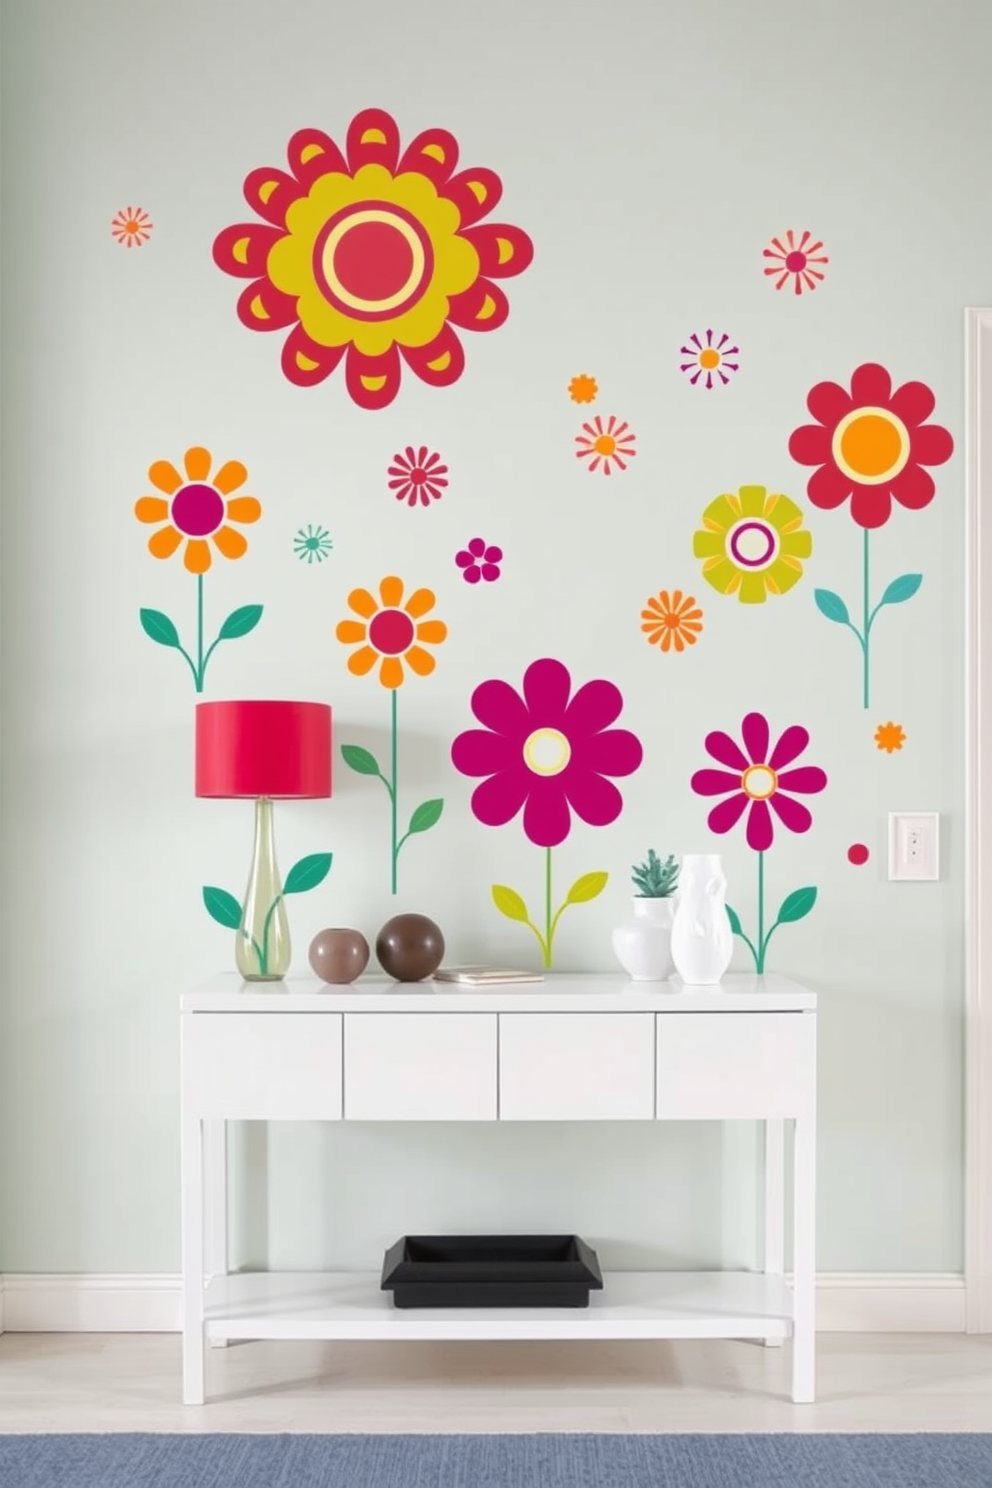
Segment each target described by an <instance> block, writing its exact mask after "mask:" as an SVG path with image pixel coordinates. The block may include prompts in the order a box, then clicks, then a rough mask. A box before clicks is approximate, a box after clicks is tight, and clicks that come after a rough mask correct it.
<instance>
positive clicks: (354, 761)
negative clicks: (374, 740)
mask: <svg viewBox="0 0 992 1488" xmlns="http://www.w3.org/2000/svg"><path fill="white" fill-rule="evenodd" d="M341 758H342V759H343V760H344V762H345V764H346V765H347V766H348V768H349V769H351V770H354V771H355V772H356V773H357V774H358V775H381V773H382V771H381V770H380V769H379V762H378V760H377V759H376V757H375V755H374V754H372V752H371V751H370V750H368V749H363V748H362V747H361V745H360V744H342V745H341Z"/></svg>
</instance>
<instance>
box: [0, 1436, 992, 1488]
mask: <svg viewBox="0 0 992 1488" xmlns="http://www.w3.org/2000/svg"><path fill="white" fill-rule="evenodd" d="M990 1485H992V1435H985V1434H977V1433H975V1434H954V1433H948V1434H946V1435H944V1434H930V1433H922V1432H921V1433H919V1434H907V1435H899V1436H884V1435H880V1434H871V1435H844V1436H841V1435H832V1434H831V1435H827V1434H823V1435H809V1436H799V1435H761V1434H757V1435H750V1436H731V1435H706V1436H697V1435H692V1436H689V1435H677V1436H636V1435H588V1436H586V1435H566V1434H564V1433H563V1434H560V1435H558V1434H552V1433H539V1434H535V1435H529V1436H523V1435H521V1436H390V1435H383V1436H361V1435H354V1436H351V1435H349V1436H313V1435H271V1436H268V1435H240V1434H239V1435H227V1434H224V1435H220V1434H216V1435H215V1434H206V1435H203V1436H179V1435H168V1434H151V1433H144V1432H140V1433H123V1432H122V1433H120V1434H115V1435H100V1436H97V1435H92V1436H91V1435H75V1434H66V1435H52V1436H0V1488H990Z"/></svg>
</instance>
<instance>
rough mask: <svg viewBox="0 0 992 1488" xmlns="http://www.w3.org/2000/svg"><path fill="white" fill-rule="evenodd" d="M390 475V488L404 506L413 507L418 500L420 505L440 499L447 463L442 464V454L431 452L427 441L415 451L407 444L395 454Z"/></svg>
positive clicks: (428, 504)
mask: <svg viewBox="0 0 992 1488" xmlns="http://www.w3.org/2000/svg"><path fill="white" fill-rule="evenodd" d="M389 474H390V476H391V477H392V479H391V480H390V482H389V489H390V490H391V491H392V493H393V495H394V496H395V497H396V500H397V501H405V502H406V504H407V506H416V505H417V502H418V501H419V502H420V504H421V506H430V504H431V502H432V501H440V499H441V497H442V496H443V495H444V488H445V486H447V484H448V467H447V465H442V464H441V456H440V455H438V454H432V453H431V452H430V451H429V450H428V448H427V446H426V444H422V445H421V446H420V448H419V449H418V450H415V449H414V447H413V445H412V444H408V445H407V447H406V450H405V452H404V453H403V454H401V455H394V456H393V463H392V465H390V467H389Z"/></svg>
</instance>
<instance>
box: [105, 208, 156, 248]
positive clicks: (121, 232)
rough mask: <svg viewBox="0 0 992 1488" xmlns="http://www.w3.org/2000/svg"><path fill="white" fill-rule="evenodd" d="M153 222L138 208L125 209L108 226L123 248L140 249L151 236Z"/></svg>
mask: <svg viewBox="0 0 992 1488" xmlns="http://www.w3.org/2000/svg"><path fill="white" fill-rule="evenodd" d="M154 226H155V224H154V222H150V221H149V218H148V213H147V212H143V211H142V209H141V208H140V207H125V208H124V209H123V211H120V212H118V213H117V216H116V217H115V218H114V220H113V221H112V222H111V224H110V231H111V233H112V234H113V236H114V237H115V238H116V239H117V241H118V243H120V244H121V246H122V247H123V248H140V247H142V245H143V244H145V243H147V242H148V239H149V238H150V237H151V235H152V228H153V227H154Z"/></svg>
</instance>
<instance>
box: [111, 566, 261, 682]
mask: <svg viewBox="0 0 992 1488" xmlns="http://www.w3.org/2000/svg"><path fill="white" fill-rule="evenodd" d="M261 618H262V606H261V605H259V604H251V605H241V606H240V608H239V609H236V610H232V611H231V613H230V614H229V615H228V617H227V619H226V620H225V621H224V623H223V625H222V626H221V628H220V630H219V631H218V632H217V636H216V638H215V639H214V640H213V641H212V642H211V644H210V646H209V647H208V649H207V651H206V653H204V650H203V575H202V574H197V576H196V660H195V661H194V660H193V658H192V656H190V654H189V652H188V651H187V650H186V648H185V646H184V645H183V644H182V642H181V641H180V639H179V632H178V630H177V629H176V627H175V624H174V623H173V621H171V620H170V619H169V617H168V615H166V614H163V612H162V611H161V610H146V609H142V610H139V611H138V620H139V622H140V624H141V628H142V630H143V631H144V632H145V635H146V636H148V638H149V640H152V641H154V642H155V644H156V645H157V646H167V647H168V648H169V649H170V650H173V651H178V652H179V654H180V656H181V657H182V658H183V660H184V661H185V663H186V665H187V666H188V667H189V669H190V673H191V674H192V677H193V686H194V687H195V689H196V691H197V692H202V691H203V682H204V678H205V677H206V673H207V663H208V662H209V660H210V658H211V656H212V655H213V654H214V652H215V651H216V649H217V647H218V646H219V645H220V643H221V641H236V640H238V639H239V638H240V637H241V636H246V635H248V633H249V631H252V630H254V629H255V626H256V625H257V624H258V622H259V620H260V619H261Z"/></svg>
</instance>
